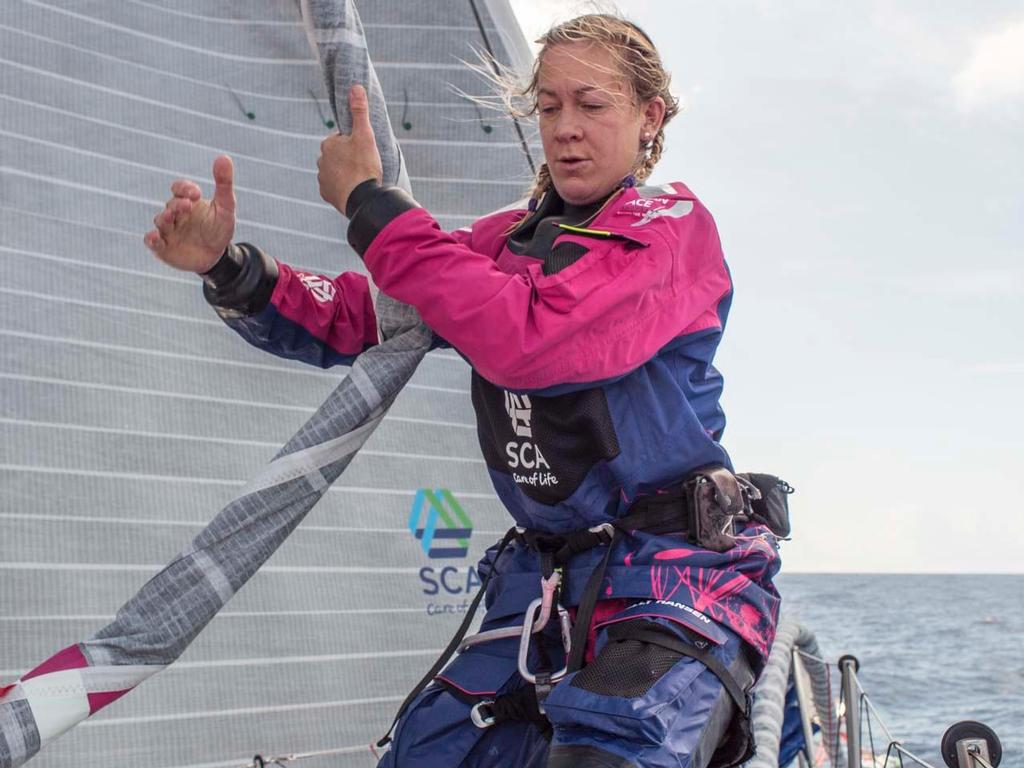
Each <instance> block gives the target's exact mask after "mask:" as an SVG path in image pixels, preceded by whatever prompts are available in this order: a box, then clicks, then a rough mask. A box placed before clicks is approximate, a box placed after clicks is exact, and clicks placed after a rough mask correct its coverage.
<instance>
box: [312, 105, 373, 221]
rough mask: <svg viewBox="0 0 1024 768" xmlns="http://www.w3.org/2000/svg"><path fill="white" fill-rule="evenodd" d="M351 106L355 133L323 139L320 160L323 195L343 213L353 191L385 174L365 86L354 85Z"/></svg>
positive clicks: (319, 178)
mask: <svg viewBox="0 0 1024 768" xmlns="http://www.w3.org/2000/svg"><path fill="white" fill-rule="evenodd" d="M348 105H349V110H350V111H351V114H352V133H351V134H349V135H348V136H346V135H344V134H342V133H336V134H332V135H331V136H328V137H327V138H326V139H324V140H323V141H322V142H320V157H319V158H318V159H317V161H316V167H317V169H318V173H317V181H319V182H320V197H322V198H323V199H324V200H326V201H327V202H328V203H330V204H331V205H333V206H334V207H335V208H337V209H338V211H339V212H341V214H342V215H343V216H344V215H345V206H346V205H347V204H348V196H349V195H350V194H352V190H353V189H355V188H356V187H357V186H359V185H360V184H361V183H362V182H364V181H366V180H367V179H377V181H380V180H381V178H382V177H383V175H384V170H383V168H382V167H381V163H380V153H379V152H378V151H377V140H376V138H375V137H374V135H373V126H371V125H370V105H369V102H368V101H367V99H366V90H365V89H364V88H363V86H361V85H353V86H352V88H351V90H349V92H348Z"/></svg>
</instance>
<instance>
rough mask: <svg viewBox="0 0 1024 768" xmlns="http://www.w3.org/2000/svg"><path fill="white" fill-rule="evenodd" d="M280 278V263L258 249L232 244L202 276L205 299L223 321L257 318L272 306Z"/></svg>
mask: <svg viewBox="0 0 1024 768" xmlns="http://www.w3.org/2000/svg"><path fill="white" fill-rule="evenodd" d="M232 273H233V274H232ZM277 274H278V272H277V262H276V261H274V260H273V259H272V258H270V257H269V256H267V255H266V254H265V253H263V251H261V250H260V249H259V248H257V247H256V246H254V245H250V244H248V243H238V244H235V243H232V244H230V245H229V246H228V247H227V250H226V251H225V252H224V255H223V256H221V258H220V261H218V262H217V263H216V264H215V265H214V266H213V269H211V270H210V271H209V272H206V273H204V274H203V296H204V297H205V298H206V301H207V302H209V303H210V304H211V305H213V307H214V309H216V310H217V314H218V315H220V316H221V317H243V316H248V315H256V314H259V313H260V312H262V311H263V310H264V309H266V307H267V304H269V303H270V296H271V294H273V292H274V286H275V285H277ZM224 278H226V282H222V279H224Z"/></svg>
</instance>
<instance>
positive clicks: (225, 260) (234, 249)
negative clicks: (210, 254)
mask: <svg viewBox="0 0 1024 768" xmlns="http://www.w3.org/2000/svg"><path fill="white" fill-rule="evenodd" d="M244 261H245V258H244V255H243V253H242V250H241V249H240V248H239V247H238V246H236V245H234V244H233V243H228V247H227V248H225V249H224V253H222V254H221V255H220V259H218V260H217V263H216V264H214V265H213V266H212V267H211V268H210V269H208V270H207V271H206V272H203V273H202V274H201V275H200V277H201V278H203V282H204V283H206V284H207V285H209V286H210V287H211V288H213V289H214V290H216V289H217V288H218V287H219V286H224V285H227V284H228V283H230V282H231V281H232V280H234V279H235V278H236V277H238V275H239V274H240V273H241V271H242V266H243V263H244Z"/></svg>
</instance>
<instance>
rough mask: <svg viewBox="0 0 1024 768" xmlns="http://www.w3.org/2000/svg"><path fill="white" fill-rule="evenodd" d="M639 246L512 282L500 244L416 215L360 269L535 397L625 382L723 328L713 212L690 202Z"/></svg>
mask: <svg viewBox="0 0 1024 768" xmlns="http://www.w3.org/2000/svg"><path fill="white" fill-rule="evenodd" d="M643 238H644V241H645V242H644V245H645V247H631V246H629V245H626V244H623V243H621V242H610V243H602V244H601V246H602V247H595V249H594V250H593V251H592V252H591V253H588V254H587V255H586V256H585V257H584V258H582V259H581V260H580V261H579V262H577V263H576V264H574V265H572V267H570V268H568V269H565V270H563V271H562V272H559V273H556V274H553V275H547V276H546V275H544V274H543V273H542V271H541V268H540V265H539V263H538V264H536V265H531V267H530V268H529V269H528V270H527V271H525V272H522V273H519V274H507V273H506V272H503V271H502V270H501V269H499V267H498V266H497V265H496V263H495V261H494V259H493V258H492V257H491V256H488V255H485V253H484V252H483V251H493V250H494V248H493V244H491V243H480V242H476V238H474V237H467V236H465V235H460V236H459V237H455V236H453V235H451V234H448V233H445V232H443V231H442V230H441V229H440V227H439V226H438V224H437V222H436V221H434V219H433V218H431V216H430V214H429V213H427V212H426V211H425V210H423V209H421V208H414V209H412V210H408V211H405V212H404V213H402V214H401V215H399V216H397V217H396V218H395V219H393V220H391V221H390V222H389V223H388V224H387V226H385V227H384V228H383V229H382V230H381V231H380V232H379V234H377V236H376V237H375V238H374V239H373V242H372V243H371V244H370V246H369V248H367V250H366V252H365V254H364V260H365V263H366V266H367V268H368V269H369V270H370V274H371V275H372V276H373V278H374V281H375V282H376V283H377V285H378V286H379V287H380V289H381V290H382V291H384V292H385V293H387V294H388V295H389V296H392V297H394V298H396V299H398V300H400V301H404V302H406V303H409V304H412V305H413V306H414V307H416V309H418V310H419V312H420V314H421V316H422V317H423V319H424V321H425V322H426V323H427V324H428V325H429V326H430V327H431V328H432V329H433V330H434V331H435V332H436V333H437V334H439V335H440V336H442V337H444V338H445V339H446V340H447V341H448V342H449V343H450V344H451V345H452V346H454V347H455V348H456V349H457V350H459V351H460V352H461V353H462V354H463V355H465V356H466V357H467V358H468V359H469V361H470V362H471V363H472V365H473V366H474V368H476V369H477V371H479V373H480V374H481V375H482V376H484V377H485V378H486V379H488V380H489V381H491V382H493V383H494V384H497V385H498V386H502V387H506V388H509V389H519V390H533V389H544V388H549V387H553V386H557V385H562V384H577V383H583V382H596V381H602V380H606V379H609V378H615V377H618V376H622V375H625V374H626V373H629V372H630V371H631V370H633V369H635V368H636V367H638V366H639V365H641V364H643V363H644V362H646V361H647V360H649V359H650V358H651V357H653V356H654V355H655V354H657V352H658V350H659V349H661V348H662V347H663V346H665V345H666V344H667V343H669V342H670V341H671V340H672V339H674V338H676V337H677V336H680V335H683V334H688V333H691V332H697V331H699V330H704V329H706V328H711V327H715V326H716V325H717V324H718V322H719V321H718V316H717V306H718V303H719V301H720V300H721V299H722V298H723V297H724V296H725V295H726V294H728V293H729V291H730V290H731V281H730V279H729V274H728V270H727V269H726V267H725V262H724V259H723V256H722V250H721V245H720V243H719V239H718V233H717V230H716V228H715V224H714V221H713V220H712V218H711V215H710V214H709V213H708V211H707V210H706V209H705V208H704V207H703V206H702V205H701V204H700V203H699V202H696V201H695V202H694V209H693V211H692V213H690V214H689V215H687V216H684V217H682V218H670V217H665V218H662V219H659V220H658V221H657V222H652V223H651V224H650V225H648V226H647V227H645V229H644V233H643ZM534 267H535V268H534Z"/></svg>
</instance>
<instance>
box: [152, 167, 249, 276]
mask: <svg viewBox="0 0 1024 768" xmlns="http://www.w3.org/2000/svg"><path fill="white" fill-rule="evenodd" d="M234 175H235V169H234V166H233V165H232V163H231V158H230V157H228V156H227V155H219V156H218V157H217V158H216V159H215V160H214V161H213V180H214V183H215V184H216V188H215V190H214V193H213V200H204V199H203V196H202V192H201V190H200V189H199V185H198V184H196V183H195V182H194V181H188V180H186V179H178V180H177V181H175V182H174V183H173V184H171V193H172V195H173V196H172V197H171V199H170V200H168V201H167V205H166V206H165V207H164V209H163V210H162V211H160V213H158V214H157V215H156V217H155V218H154V219H153V224H154V225H156V229H155V230H150V231H149V232H147V233H146V236H145V237H144V238H143V241H144V242H145V243H146V247H147V248H149V249H150V250H151V251H152V252H153V253H155V254H156V256H157V258H158V259H160V260H161V261H163V262H164V263H165V264H169V265H170V266H172V267H174V268H175V269H181V270H185V271H188V272H197V273H202V272H207V271H209V270H210V269H212V268H213V265H214V264H216V263H217V261H218V259H220V257H221V254H223V253H224V250H225V249H226V248H227V247H228V244H229V243H230V242H231V237H232V235H234V232H235V190H234Z"/></svg>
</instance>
